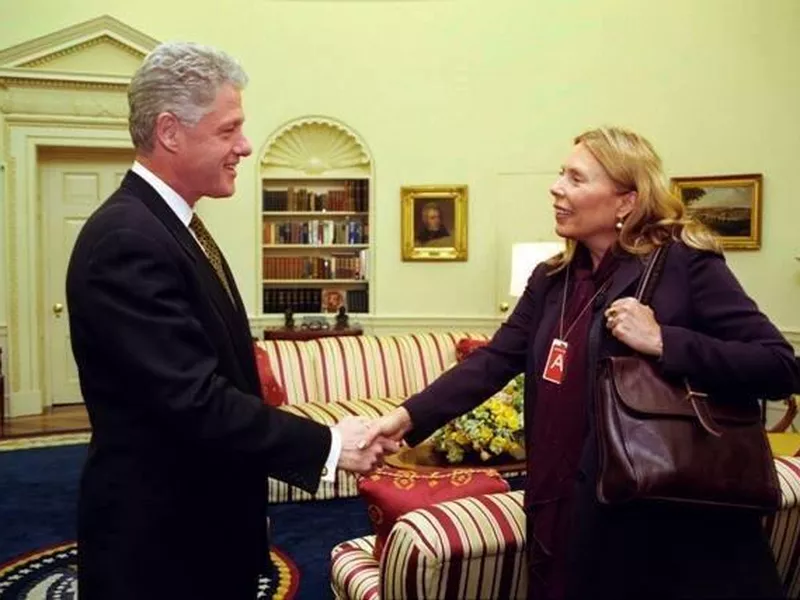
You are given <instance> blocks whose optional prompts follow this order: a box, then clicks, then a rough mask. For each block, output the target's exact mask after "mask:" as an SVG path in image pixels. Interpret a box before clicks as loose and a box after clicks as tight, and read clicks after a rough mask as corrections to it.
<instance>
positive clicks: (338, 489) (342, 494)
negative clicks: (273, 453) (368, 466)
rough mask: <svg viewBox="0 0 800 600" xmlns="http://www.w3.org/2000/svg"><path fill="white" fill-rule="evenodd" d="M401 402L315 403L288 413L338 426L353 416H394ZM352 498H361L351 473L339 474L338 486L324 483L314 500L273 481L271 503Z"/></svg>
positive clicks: (296, 406) (293, 488)
mask: <svg viewBox="0 0 800 600" xmlns="http://www.w3.org/2000/svg"><path fill="white" fill-rule="evenodd" d="M401 401H402V398H395V399H379V398H374V399H371V400H357V401H348V402H330V403H328V404H322V403H320V402H312V403H309V404H295V405H292V406H286V407H284V410H286V411H287V412H291V413H294V414H296V415H298V416H301V417H305V418H307V419H311V420H312V421H316V422H317V423H322V424H323V425H335V424H336V423H338V422H339V421H341V420H342V419H343V418H344V417H347V416H350V415H354V416H362V417H369V418H371V419H375V418H378V417H380V416H382V415H385V414H387V413H389V412H391V411H392V410H393V409H394V408H395V407H396V406H397V405H398V404H399V403H400V402H401ZM352 496H358V482H357V480H356V477H355V475H353V474H352V473H348V472H347V471H341V470H338V471H337V472H336V482H335V483H328V482H325V481H323V482H322V483H320V485H319V488H318V489H317V493H316V494H315V495H313V496H312V495H311V494H309V493H308V492H305V491H303V490H301V489H300V488H297V487H294V486H292V485H289V484H288V483H284V482H283V481H278V480H277V479H270V480H269V488H268V497H269V501H270V502H271V503H278V502H296V501H299V500H330V499H331V498H348V497H352Z"/></svg>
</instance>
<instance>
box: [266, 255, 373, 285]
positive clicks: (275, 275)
mask: <svg viewBox="0 0 800 600" xmlns="http://www.w3.org/2000/svg"><path fill="white" fill-rule="evenodd" d="M262 262H263V265H262V266H263V268H264V279H265V280H269V279H355V280H358V279H366V276H367V264H366V263H367V254H366V251H365V250H362V251H361V252H359V253H358V255H357V256H354V255H353V254H343V255H342V254H334V255H332V256H265V257H263V261H262Z"/></svg>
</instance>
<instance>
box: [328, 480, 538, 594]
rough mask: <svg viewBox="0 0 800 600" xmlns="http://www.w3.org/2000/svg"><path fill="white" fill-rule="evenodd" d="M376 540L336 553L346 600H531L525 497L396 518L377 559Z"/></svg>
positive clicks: (337, 582) (337, 583) (484, 499)
mask: <svg viewBox="0 0 800 600" xmlns="http://www.w3.org/2000/svg"><path fill="white" fill-rule="evenodd" d="M374 545H375V536H367V537H362V538H358V539H354V540H349V541H346V542H343V543H341V544H339V545H337V546H336V547H335V548H334V549H333V550H332V552H331V588H332V590H333V593H334V595H335V596H336V598H339V599H340V600H345V599H347V600H378V599H379V598H384V599H385V600H386V599H390V598H391V599H392V600H399V599H403V598H409V599H410V598H426V599H434V598H445V597H447V598H504V599H505V598H525V596H526V593H527V576H526V570H525V518H524V512H523V509H522V492H520V491H517V492H507V493H503V494H490V495H485V496H476V497H471V498H463V499H461V500H453V501H450V502H443V503H441V504H436V505H433V506H430V507H428V508H422V509H418V510H415V511H412V512H410V513H408V514H406V515H404V516H402V517H401V518H400V519H398V521H397V523H396V524H395V526H394V528H393V529H392V531H391V533H390V534H389V538H388V540H387V543H386V548H385V550H384V553H383V555H382V558H381V560H380V562H379V561H377V560H375V558H374V556H373V550H374Z"/></svg>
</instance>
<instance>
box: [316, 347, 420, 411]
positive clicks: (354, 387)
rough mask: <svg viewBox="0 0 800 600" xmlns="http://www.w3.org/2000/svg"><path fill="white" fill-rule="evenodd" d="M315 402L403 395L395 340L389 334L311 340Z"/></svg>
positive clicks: (404, 388) (404, 379) (402, 373)
mask: <svg viewBox="0 0 800 600" xmlns="http://www.w3.org/2000/svg"><path fill="white" fill-rule="evenodd" d="M311 344H313V345H314V346H315V347H316V352H315V355H316V356H317V357H318V360H317V362H316V363H315V364H314V378H315V385H316V388H317V390H318V392H319V398H318V401H319V402H339V401H342V400H361V399H362V398H406V397H407V396H408V395H409V385H408V375H407V374H406V372H405V369H404V363H403V360H402V358H401V350H400V345H399V343H398V340H397V339H396V338H394V337H391V336H386V337H378V336H348V337H330V338H323V339H319V340H313V341H312V342H311Z"/></svg>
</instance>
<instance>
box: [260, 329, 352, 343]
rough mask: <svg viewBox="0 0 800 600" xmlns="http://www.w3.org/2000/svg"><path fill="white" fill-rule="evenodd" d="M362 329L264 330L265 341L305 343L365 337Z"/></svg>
mask: <svg viewBox="0 0 800 600" xmlns="http://www.w3.org/2000/svg"><path fill="white" fill-rule="evenodd" d="M363 334H364V330H363V329H362V328H361V327H347V328H345V329H334V328H330V329H310V328H303V327H294V328H292V329H287V328H286V327H267V328H266V329H264V339H265V340H291V341H297V342H303V341H306V340H317V339H320V338H326V337H340V336H354V335H363Z"/></svg>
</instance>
